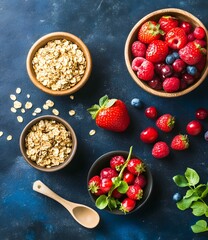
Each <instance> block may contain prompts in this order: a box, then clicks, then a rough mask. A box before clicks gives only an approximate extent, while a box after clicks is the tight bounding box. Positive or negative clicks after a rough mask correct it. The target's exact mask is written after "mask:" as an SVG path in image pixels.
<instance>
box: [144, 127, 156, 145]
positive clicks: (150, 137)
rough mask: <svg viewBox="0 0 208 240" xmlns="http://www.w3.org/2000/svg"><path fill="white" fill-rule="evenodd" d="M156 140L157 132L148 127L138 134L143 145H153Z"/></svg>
mask: <svg viewBox="0 0 208 240" xmlns="http://www.w3.org/2000/svg"><path fill="white" fill-rule="evenodd" d="M157 138H158V132H157V130H156V129H155V128H153V127H148V128H146V129H144V130H143V131H142V132H141V133H140V139H141V140H142V142H144V143H153V142H155V141H156V139H157Z"/></svg>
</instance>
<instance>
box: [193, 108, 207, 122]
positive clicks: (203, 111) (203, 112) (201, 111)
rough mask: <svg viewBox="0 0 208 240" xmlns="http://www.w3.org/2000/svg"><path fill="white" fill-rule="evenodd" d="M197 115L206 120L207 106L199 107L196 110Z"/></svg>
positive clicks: (198, 117)
mask: <svg viewBox="0 0 208 240" xmlns="http://www.w3.org/2000/svg"><path fill="white" fill-rule="evenodd" d="M195 116H196V118H197V119H199V120H204V119H206V118H207V117H208V111H207V110H206V109H205V108H199V109H197V110H196V113H195Z"/></svg>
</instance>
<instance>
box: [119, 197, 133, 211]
mask: <svg viewBox="0 0 208 240" xmlns="http://www.w3.org/2000/svg"><path fill="white" fill-rule="evenodd" d="M135 206H136V201H135V200H133V199H130V198H125V199H124V200H123V201H122V202H121V206H120V210H121V211H122V212H124V213H127V212H130V211H132V210H133V209H134V208H135Z"/></svg>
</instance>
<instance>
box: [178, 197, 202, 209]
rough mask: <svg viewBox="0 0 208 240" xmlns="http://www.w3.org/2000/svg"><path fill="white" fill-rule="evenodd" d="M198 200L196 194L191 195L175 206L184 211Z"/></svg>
mask: <svg viewBox="0 0 208 240" xmlns="http://www.w3.org/2000/svg"><path fill="white" fill-rule="evenodd" d="M198 199H199V196H198V195H197V194H196V193H193V194H192V195H191V196H190V197H188V198H183V199H182V200H181V201H179V202H177V203H176V205H177V207H178V208H179V209H180V210H182V211H183V210H186V209H188V208H189V207H190V206H191V204H192V202H194V201H197V200H198Z"/></svg>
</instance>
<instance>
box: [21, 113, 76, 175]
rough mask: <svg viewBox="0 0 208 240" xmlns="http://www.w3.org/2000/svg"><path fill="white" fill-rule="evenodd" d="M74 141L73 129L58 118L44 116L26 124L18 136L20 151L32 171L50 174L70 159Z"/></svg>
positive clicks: (66, 163) (74, 147) (74, 149)
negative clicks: (34, 169)
mask: <svg viewBox="0 0 208 240" xmlns="http://www.w3.org/2000/svg"><path fill="white" fill-rule="evenodd" d="M76 149H77V138H76V134H75V132H74V130H73V128H72V127H71V126H70V125H69V123H68V122H66V121H65V120H63V119H62V118H60V117H57V116H53V115H45V116H41V117H37V118H35V119H33V120H32V121H31V122H29V123H28V124H27V125H26V126H25V128H24V129H23V131H22V133H21V136H20V150H21V153H22V155H23V157H24V159H25V160H26V161H27V162H28V163H29V164H30V165H31V166H32V167H34V168H36V169H38V170H41V171H45V172H54V171H57V170H60V169H62V168H64V167H65V166H66V165H68V164H69V163H70V162H71V160H72V159H73V157H74V155H75V153H76Z"/></svg>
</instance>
